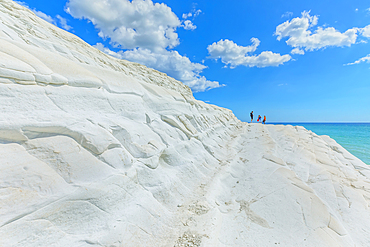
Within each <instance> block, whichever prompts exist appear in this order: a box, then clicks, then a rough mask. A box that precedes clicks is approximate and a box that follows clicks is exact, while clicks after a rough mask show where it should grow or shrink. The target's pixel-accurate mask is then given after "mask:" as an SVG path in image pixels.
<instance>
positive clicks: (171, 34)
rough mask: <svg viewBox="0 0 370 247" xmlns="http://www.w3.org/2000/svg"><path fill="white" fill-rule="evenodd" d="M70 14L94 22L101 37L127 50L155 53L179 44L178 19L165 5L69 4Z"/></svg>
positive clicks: (146, 1)
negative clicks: (139, 49) (142, 49)
mask: <svg viewBox="0 0 370 247" xmlns="http://www.w3.org/2000/svg"><path fill="white" fill-rule="evenodd" d="M66 11H67V13H69V14H71V15H72V16H73V17H74V18H79V19H82V18H85V19H87V20H89V21H91V22H92V23H93V24H94V25H95V27H96V28H97V29H99V36H100V37H102V38H110V40H111V41H112V42H113V43H114V44H115V45H117V46H120V47H122V48H124V49H134V48H138V47H140V48H145V49H149V50H152V51H156V50H157V51H158V50H163V49H165V48H173V47H175V46H177V45H178V44H179V39H178V35H177V33H176V28H177V27H179V26H180V25H181V22H180V20H179V18H178V17H177V16H176V14H175V13H173V12H172V10H171V8H170V7H168V6H167V5H166V4H164V3H153V2H152V1H151V0H132V1H129V0H105V1H101V0H69V1H68V3H67V5H66Z"/></svg>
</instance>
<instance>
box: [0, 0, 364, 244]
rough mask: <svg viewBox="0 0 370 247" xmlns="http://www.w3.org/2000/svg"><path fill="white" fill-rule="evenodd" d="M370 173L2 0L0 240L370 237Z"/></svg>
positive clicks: (327, 147) (315, 139) (301, 135)
mask: <svg viewBox="0 0 370 247" xmlns="http://www.w3.org/2000/svg"><path fill="white" fill-rule="evenodd" d="M369 182H370V169H369V167H368V166H367V165H365V164H364V163H363V162H361V161H360V160H359V159H357V158H356V157H354V156H353V155H351V154H350V153H349V152H347V151H346V150H345V149H344V148H342V147H341V146H340V145H339V144H337V143H336V142H335V141H334V140H332V139H331V138H330V137H328V136H317V135H316V134H314V133H312V132H311V131H308V130H306V129H304V128H303V127H298V126H297V127H294V126H282V125H276V126H274V125H261V124H247V123H243V122H241V121H239V120H238V119H237V118H236V117H235V116H234V115H233V113H232V112H231V111H230V110H227V109H223V108H220V107H217V106H213V105H209V104H205V103H203V102H201V101H198V100H195V99H194V97H193V96H192V94H191V91H190V89H189V88H188V87H187V86H185V85H183V84H182V83H181V82H178V81H176V80H174V79H172V78H170V77H168V76H166V75H165V74H163V73H160V72H158V71H155V70H153V69H149V68H146V67H145V66H142V65H139V64H136V63H131V62H128V61H124V60H118V59H115V58H112V57H109V56H108V55H105V54H103V53H102V52H100V51H99V50H97V49H95V48H93V47H91V46H89V45H88V44H86V43H85V42H84V41H82V40H81V39H79V38H78V37H76V36H74V35H72V34H70V33H68V32H66V31H63V30H61V29H58V28H57V27H55V26H53V25H51V24H49V23H47V22H45V21H44V20H41V19H40V18H38V17H36V16H35V15H34V14H33V13H32V12H30V11H29V10H27V9H25V8H23V7H21V6H19V5H18V4H16V3H15V2H12V1H10V0H0V246H6V247H9V246H22V247H24V246H84V247H85V246H108V247H113V246H117V247H118V246H125V247H126V246H132V247H137V246H176V247H179V246H253V247H254V246H335V247H338V246H370V234H369V231H370V210H369V203H370V183H369Z"/></svg>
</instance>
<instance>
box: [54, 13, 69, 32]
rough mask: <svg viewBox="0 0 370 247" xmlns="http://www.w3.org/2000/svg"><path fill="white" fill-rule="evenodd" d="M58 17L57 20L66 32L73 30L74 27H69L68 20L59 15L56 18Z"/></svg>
mask: <svg viewBox="0 0 370 247" xmlns="http://www.w3.org/2000/svg"><path fill="white" fill-rule="evenodd" d="M56 17H57V19H58V20H59V23H60V26H61V27H62V28H63V29H65V30H67V31H68V30H71V29H72V27H71V26H70V25H68V24H67V22H68V21H67V19H66V18H63V17H61V16H60V15H57V16H56Z"/></svg>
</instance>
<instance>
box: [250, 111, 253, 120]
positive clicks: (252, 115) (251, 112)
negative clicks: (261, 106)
mask: <svg viewBox="0 0 370 247" xmlns="http://www.w3.org/2000/svg"><path fill="white" fill-rule="evenodd" d="M250 115H251V122H252V121H253V111H252V112H251V114H250Z"/></svg>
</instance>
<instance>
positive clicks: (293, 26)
mask: <svg viewBox="0 0 370 247" xmlns="http://www.w3.org/2000/svg"><path fill="white" fill-rule="evenodd" d="M317 22H318V17H317V16H310V13H309V12H307V11H304V12H302V17H297V18H293V19H292V20H290V21H286V22H284V23H282V24H280V25H279V26H277V27H276V31H275V35H276V36H277V39H278V40H281V39H282V38H285V37H287V38H288V40H287V41H286V43H287V44H288V45H289V46H292V47H298V48H301V49H305V50H306V51H313V50H318V49H321V48H325V47H328V46H339V47H341V46H351V45H352V44H355V43H356V39H357V33H358V32H359V31H360V29H359V28H351V29H348V30H347V31H345V32H344V33H341V32H339V31H337V30H336V29H335V28H333V27H326V28H323V27H317V28H316V30H312V29H313V27H314V26H316V25H317Z"/></svg>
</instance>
